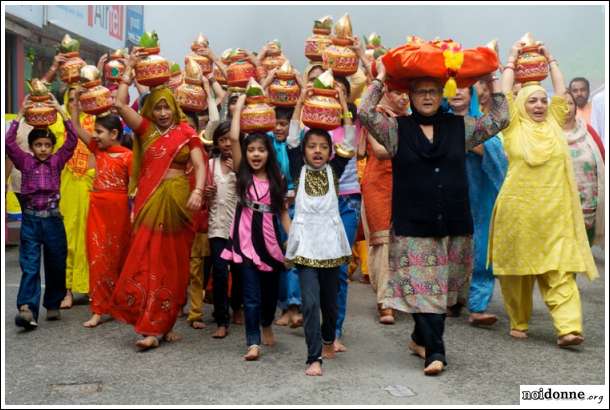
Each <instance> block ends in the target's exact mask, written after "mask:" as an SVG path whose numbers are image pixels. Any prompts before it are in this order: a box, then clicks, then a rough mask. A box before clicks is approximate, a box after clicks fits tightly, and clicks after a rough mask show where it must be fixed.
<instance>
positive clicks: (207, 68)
mask: <svg viewBox="0 0 610 410" xmlns="http://www.w3.org/2000/svg"><path fill="white" fill-rule="evenodd" d="M209 45H210V43H209V41H208V39H207V38H206V37H205V36H204V35H203V34H201V33H199V36H197V39H196V40H195V41H194V42H193V44H191V51H192V53H190V54H189V55H187V56H186V57H185V58H184V65H186V64H187V63H188V61H187V60H188V59H189V58H190V59H192V60H193V61H195V62H196V63H197V64H199V67H201V72H202V73H203V75H208V74H210V73H211V72H212V67H213V64H212V60H211V59H210V58H209V57H207V56H205V55H199V54H198V52H201V51H203V50H207V49H208V47H209Z"/></svg>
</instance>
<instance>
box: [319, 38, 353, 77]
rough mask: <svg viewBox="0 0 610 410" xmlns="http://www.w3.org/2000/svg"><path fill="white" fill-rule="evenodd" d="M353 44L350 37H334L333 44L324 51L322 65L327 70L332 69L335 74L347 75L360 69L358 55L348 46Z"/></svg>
mask: <svg viewBox="0 0 610 410" xmlns="http://www.w3.org/2000/svg"><path fill="white" fill-rule="evenodd" d="M351 44H353V41H352V40H350V39H343V38H333V39H332V45H330V46H328V47H326V48H325V49H324V52H323V53H322V66H323V67H324V69H325V70H327V69H329V68H330V69H331V70H332V71H333V75H335V76H339V77H346V76H349V75H352V74H355V73H356V71H358V62H359V59H358V55H357V54H356V53H355V52H354V50H352V49H351V48H348V47H346V46H349V45H351Z"/></svg>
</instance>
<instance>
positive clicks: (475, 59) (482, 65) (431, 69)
mask: <svg viewBox="0 0 610 410" xmlns="http://www.w3.org/2000/svg"><path fill="white" fill-rule="evenodd" d="M463 52H464V62H463V64H462V66H461V68H460V69H459V70H458V71H457V75H456V76H455V80H456V82H457V85H458V87H459V88H465V87H470V86H471V85H473V84H474V83H476V82H477V80H478V79H479V78H480V77H482V76H484V75H486V74H489V73H492V72H494V71H496V70H497V69H498V57H497V55H496V53H495V52H494V51H493V50H491V49H489V48H487V47H477V48H474V49H467V50H463ZM382 61H383V64H384V65H385V69H386V74H387V80H386V83H387V84H388V86H389V87H390V88H393V89H399V90H405V91H406V90H407V88H408V85H409V84H408V83H409V80H413V79H415V78H421V77H432V78H439V79H441V80H443V83H444V82H445V81H447V79H449V72H448V70H447V67H445V57H444V56H443V50H441V48H440V47H439V46H438V45H436V44H432V43H424V44H405V45H402V46H399V47H396V48H393V49H392V50H390V51H388V52H387V53H386V54H385V55H384V56H383V57H382ZM376 71H377V70H376V69H375V66H374V65H373V75H376Z"/></svg>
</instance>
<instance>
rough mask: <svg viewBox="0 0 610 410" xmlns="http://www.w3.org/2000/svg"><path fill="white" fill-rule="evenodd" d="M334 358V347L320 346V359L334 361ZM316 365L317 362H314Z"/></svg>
mask: <svg viewBox="0 0 610 410" xmlns="http://www.w3.org/2000/svg"><path fill="white" fill-rule="evenodd" d="M335 357H336V354H335V346H333V345H332V344H331V345H324V344H323V345H322V358H323V359H334V358H335ZM315 363H317V362H315Z"/></svg>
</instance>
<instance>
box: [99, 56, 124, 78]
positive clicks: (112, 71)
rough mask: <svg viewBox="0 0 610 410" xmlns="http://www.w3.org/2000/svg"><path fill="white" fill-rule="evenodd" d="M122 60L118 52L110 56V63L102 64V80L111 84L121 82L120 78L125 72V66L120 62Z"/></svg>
mask: <svg viewBox="0 0 610 410" xmlns="http://www.w3.org/2000/svg"><path fill="white" fill-rule="evenodd" d="M122 58H124V56H123V54H122V53H121V52H120V50H117V51H115V52H114V53H113V54H112V55H111V56H110V61H108V62H107V63H106V64H104V79H105V80H106V81H108V82H111V83H118V82H120V81H121V76H122V75H123V73H124V72H125V64H123V62H122V61H121V59H122Z"/></svg>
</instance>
